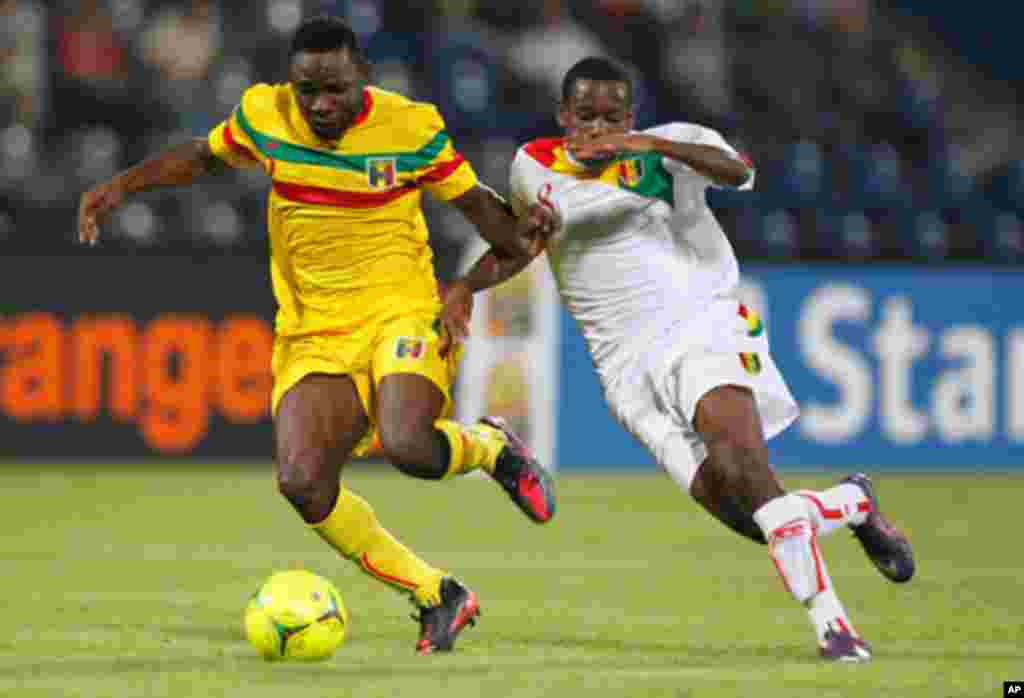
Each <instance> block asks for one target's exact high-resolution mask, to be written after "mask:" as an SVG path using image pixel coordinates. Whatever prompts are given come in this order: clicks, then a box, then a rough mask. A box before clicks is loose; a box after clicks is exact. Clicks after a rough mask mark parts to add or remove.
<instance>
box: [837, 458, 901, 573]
mask: <svg viewBox="0 0 1024 698" xmlns="http://www.w3.org/2000/svg"><path fill="white" fill-rule="evenodd" d="M843 482H848V483H850V484H851V485H856V486H857V487H859V488H861V490H863V492H864V496H865V497H867V498H868V501H869V502H870V503H871V511H870V512H868V517H867V519H866V520H865V521H864V523H862V524H860V525H859V526H850V528H851V529H852V530H853V535H855V536H856V537H857V540H859V541H860V544H861V546H862V547H863V548H864V552H865V553H867V555H868V558H869V559H870V560H871V562H872V563H874V565H875V567H877V568H878V571H879V572H881V573H882V574H883V575H885V577H886V578H888V579H890V580H892V581H894V582H906V581H908V580H909V579H910V578H911V577H913V576H914V553H913V551H912V550H911V549H910V541H908V540H907V537H906V536H905V535H903V534H902V533H900V532H899V531H898V530H896V529H895V528H893V527H892V526H891V525H890V524H889V522H888V521H886V519H885V517H884V516H882V512H881V511H879V509H878V496H877V495H876V494H875V488H874V485H873V484H872V483H871V479H870V478H869V477H868V476H867V475H865V474H864V473H856V474H854V475H850V476H849V477H847V478H844V479H843Z"/></svg>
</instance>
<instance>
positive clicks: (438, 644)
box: [413, 577, 480, 654]
mask: <svg viewBox="0 0 1024 698" xmlns="http://www.w3.org/2000/svg"><path fill="white" fill-rule="evenodd" d="M479 615H480V602H479V601H477V598H476V594H474V593H473V592H472V591H470V590H469V589H467V588H466V587H464V586H462V585H461V584H459V583H458V582H457V581H455V580H454V579H452V578H451V577H445V578H444V579H442V580H441V603H440V604H438V605H437V606H432V607H429V608H428V607H420V615H419V618H418V619H417V618H416V616H413V619H416V620H419V622H420V639H419V641H418V642H417V643H416V652H417V654H430V653H432V652H451V651H452V648H453V647H455V638H457V637H458V636H459V633H461V632H462V631H463V629H464V628H465V627H466V626H467V625H476V617H477V616H479Z"/></svg>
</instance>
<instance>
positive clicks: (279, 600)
mask: <svg viewBox="0 0 1024 698" xmlns="http://www.w3.org/2000/svg"><path fill="white" fill-rule="evenodd" d="M244 626H245V637H246V639H247V640H248V641H249V644H250V645H252V646H253V647H254V648H255V649H256V651H257V652H259V653H260V654H261V655H263V657H264V659H268V660H282V659H290V660H299V661H317V660H321V659H327V658H328V657H330V656H331V655H332V654H334V651H335V650H336V649H338V647H340V646H341V643H342V642H344V640H345V631H346V630H347V629H348V612H347V611H346V610H345V605H344V604H343V603H342V601H341V594H339V593H338V590H337V589H335V588H334V585H333V584H331V583H330V582H329V581H327V580H326V579H324V578H323V577H320V576H319V575H315V574H313V573H312V572H307V571H306V570H288V571H286V572H275V573H274V574H272V575H271V576H270V577H269V578H268V579H267V581H265V582H264V583H263V586H261V587H260V588H259V591H257V592H256V593H255V594H254V595H253V597H252V599H250V600H249V604H248V605H247V606H246V607H245V615H244Z"/></svg>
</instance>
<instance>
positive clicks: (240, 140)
mask: <svg viewBox="0 0 1024 698" xmlns="http://www.w3.org/2000/svg"><path fill="white" fill-rule="evenodd" d="M252 92H253V89H252V88H250V89H249V90H247V91H246V94H244V95H243V96H242V101H241V102H240V103H239V104H238V106H237V107H235V109H234V110H233V111H232V112H231V115H230V116H228V118H227V119H225V120H224V121H222V122H220V123H219V124H217V125H216V126H214V127H213V129H212V130H211V131H210V133H209V134H208V135H207V136H206V141H207V143H209V145H210V150H211V151H212V152H213V154H214V155H216V156H217V157H218V158H220V159H221V160H223V161H224V162H226V163H227V164H229V165H231V166H232V167H239V168H245V167H253V166H256V165H259V164H260V159H259V157H258V156H257V153H258V152H259V151H258V150H257V148H256V144H255V143H253V141H252V139H251V138H249V135H248V134H247V133H246V131H245V129H243V128H242V126H241V124H240V122H239V113H240V112H241V110H242V107H243V104H245V101H246V97H248V96H250V95H251V94H252Z"/></svg>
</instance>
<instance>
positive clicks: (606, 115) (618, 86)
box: [558, 79, 633, 142]
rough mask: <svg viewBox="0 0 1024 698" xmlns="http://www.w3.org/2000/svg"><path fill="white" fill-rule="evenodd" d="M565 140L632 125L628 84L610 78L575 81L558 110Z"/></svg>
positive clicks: (583, 139) (620, 130)
mask: <svg viewBox="0 0 1024 698" xmlns="http://www.w3.org/2000/svg"><path fill="white" fill-rule="evenodd" d="M558 123H559V125H560V126H561V127H562V128H563V129H564V130H565V137H566V138H567V139H568V140H569V141H577V142H580V141H586V140H590V139H592V138H597V137H599V136H607V135H611V134H615V133H624V132H626V131H629V130H631V129H632V128H633V105H632V103H631V101H630V96H629V85H627V84H626V83H624V82H619V81H614V80H586V79H582V80H577V81H576V82H574V83H573V85H572V91H571V93H570V94H569V98H568V99H566V100H564V101H563V102H562V105H561V108H560V109H559V111H558Z"/></svg>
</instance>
